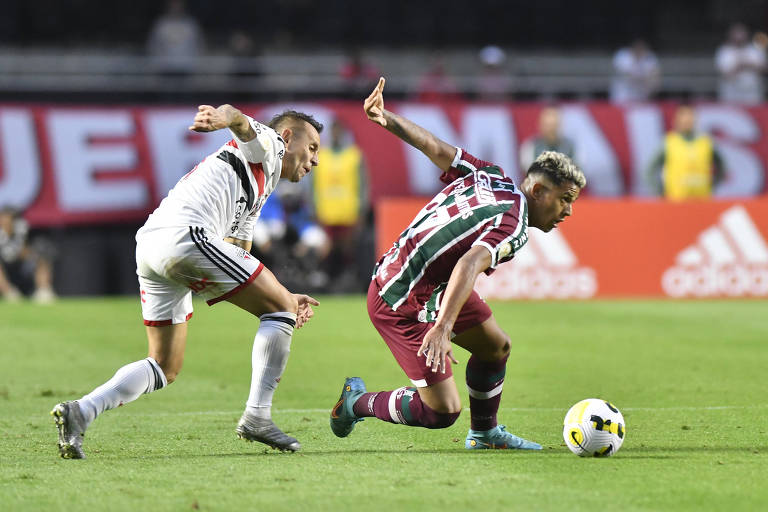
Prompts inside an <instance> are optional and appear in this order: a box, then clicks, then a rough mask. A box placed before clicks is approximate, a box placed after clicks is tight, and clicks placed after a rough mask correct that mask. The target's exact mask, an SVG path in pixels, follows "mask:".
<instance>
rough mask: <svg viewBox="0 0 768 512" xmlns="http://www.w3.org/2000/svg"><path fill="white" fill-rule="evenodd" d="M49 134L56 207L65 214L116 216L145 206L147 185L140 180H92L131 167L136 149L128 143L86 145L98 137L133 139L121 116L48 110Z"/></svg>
mask: <svg viewBox="0 0 768 512" xmlns="http://www.w3.org/2000/svg"><path fill="white" fill-rule="evenodd" d="M47 121H48V124H47V126H48V134H49V137H50V139H51V149H52V151H53V154H52V157H53V166H54V176H55V179H56V192H57V194H58V201H59V206H60V207H61V209H62V210H63V211H65V212H67V211H69V212H77V211H103V210H111V211H119V210H134V209H143V208H146V207H147V206H148V204H147V199H148V196H149V194H148V192H147V184H146V183H145V182H144V181H143V180H141V179H140V178H121V179H119V180H117V179H114V180H97V179H96V177H95V176H94V175H95V173H97V172H122V171H126V170H130V169H133V168H134V167H135V166H136V161H137V155H136V148H134V147H133V146H131V145H129V144H127V143H111V144H97V145H95V144H91V142H90V139H92V138H97V137H129V136H131V135H133V134H134V129H135V128H134V124H133V120H132V119H131V116H130V114H129V113H128V112H125V111H119V110H115V111H108V112H107V111H103V112H94V111H82V110H79V111H56V110H53V111H50V112H49V113H48V116H47Z"/></svg>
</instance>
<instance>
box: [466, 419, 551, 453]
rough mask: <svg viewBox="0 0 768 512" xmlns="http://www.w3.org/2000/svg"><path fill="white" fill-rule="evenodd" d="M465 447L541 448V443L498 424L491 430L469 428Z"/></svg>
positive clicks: (472, 448) (485, 448)
mask: <svg viewBox="0 0 768 512" xmlns="http://www.w3.org/2000/svg"><path fill="white" fill-rule="evenodd" d="M464 448H466V449H467V450H541V445H540V444H539V443H534V442H533V441H528V440H527V439H523V438H522V437H517V436H516V435H514V434H510V433H509V432H507V427H505V426H504V425H497V426H495V427H493V428H492V429H491V430H472V429H469V433H467V440H466V441H465V442H464Z"/></svg>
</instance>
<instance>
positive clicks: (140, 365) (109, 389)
mask: <svg viewBox="0 0 768 512" xmlns="http://www.w3.org/2000/svg"><path fill="white" fill-rule="evenodd" d="M167 384H168V381H167V380H166V378H165V374H164V373H163V370H162V368H160V365H159V364H157V361H155V360H154V359H152V358H151V357H148V358H146V359H142V360H141V361H135V362H133V363H130V364H127V365H125V366H123V367H122V368H120V369H119V370H117V372H115V375H114V376H113V377H112V378H111V379H109V380H108V381H107V382H105V383H104V384H102V385H101V386H99V387H97V388H96V389H94V390H93V391H91V392H90V393H88V394H87V395H85V396H84V397H83V398H81V399H80V400H78V403H79V404H80V411H81V412H82V413H83V418H84V419H85V422H86V425H90V423H91V422H92V421H93V420H95V419H96V417H97V416H98V415H99V414H101V413H103V412H104V411H107V410H109V409H114V408H115V407H120V406H121V405H123V404H127V403H128V402H133V401H134V400H136V399H137V398H139V397H140V396H141V395H142V394H144V393H151V392H153V391H157V390H158V389H163V388H164V387H165V386H166V385H167Z"/></svg>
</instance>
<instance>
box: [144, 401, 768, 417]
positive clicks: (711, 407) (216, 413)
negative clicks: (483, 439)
mask: <svg viewBox="0 0 768 512" xmlns="http://www.w3.org/2000/svg"><path fill="white" fill-rule="evenodd" d="M766 408H768V404H759V405H703V406H681V407H624V408H622V409H621V410H622V411H626V412H632V411H726V410H732V409H766ZM463 410H464V411H469V408H468V407H465V408H464V409H463ZM567 410H568V409H567V408H566V407H501V408H500V409H499V411H504V412H556V411H567ZM272 412H273V413H276V414H280V413H286V414H316V413H330V408H327V409H274V410H273V411H272ZM242 413H243V411H242V409H240V410H232V411H179V412H164V411H158V412H136V413H133V414H132V416H240V415H241V414H242Z"/></svg>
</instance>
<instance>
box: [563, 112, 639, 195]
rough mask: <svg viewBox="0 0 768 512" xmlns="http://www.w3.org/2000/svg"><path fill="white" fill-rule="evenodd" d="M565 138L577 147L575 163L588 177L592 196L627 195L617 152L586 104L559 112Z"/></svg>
mask: <svg viewBox="0 0 768 512" xmlns="http://www.w3.org/2000/svg"><path fill="white" fill-rule="evenodd" d="M560 112H561V114H560V115H561V118H562V131H563V135H565V136H566V137H568V138H569V139H571V140H572V141H573V143H574V147H575V153H576V154H575V155H574V160H575V162H576V165H578V166H579V167H580V168H581V169H582V170H583V171H584V174H585V175H586V177H587V185H588V187H589V193H590V194H591V195H593V196H618V195H621V194H623V193H624V177H623V175H622V174H621V166H620V165H619V161H618V158H616V152H615V151H614V150H613V148H612V147H611V145H610V144H609V143H608V141H607V140H606V138H605V135H603V132H602V130H601V129H600V127H599V126H598V124H597V122H595V119H594V118H593V117H592V114H591V113H590V112H589V109H588V108H587V107H586V106H584V105H563V106H562V107H561V109H560Z"/></svg>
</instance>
